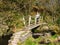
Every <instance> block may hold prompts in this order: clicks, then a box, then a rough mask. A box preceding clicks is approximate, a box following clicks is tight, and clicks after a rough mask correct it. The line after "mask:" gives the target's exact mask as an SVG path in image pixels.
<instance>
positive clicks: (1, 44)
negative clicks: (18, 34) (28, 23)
mask: <svg viewBox="0 0 60 45" xmlns="http://www.w3.org/2000/svg"><path fill="white" fill-rule="evenodd" d="M11 36H12V34H10V35H6V36H2V38H0V45H8V40H9V39H10V37H11Z"/></svg>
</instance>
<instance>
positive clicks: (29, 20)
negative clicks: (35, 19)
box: [29, 15, 31, 26]
mask: <svg viewBox="0 0 60 45" xmlns="http://www.w3.org/2000/svg"><path fill="white" fill-rule="evenodd" d="M30 24H31V16H30V15H29V26H30Z"/></svg>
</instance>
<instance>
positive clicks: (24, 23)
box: [23, 16, 26, 26]
mask: <svg viewBox="0 0 60 45" xmlns="http://www.w3.org/2000/svg"><path fill="white" fill-rule="evenodd" d="M23 24H24V26H26V23H25V18H24V16H23Z"/></svg>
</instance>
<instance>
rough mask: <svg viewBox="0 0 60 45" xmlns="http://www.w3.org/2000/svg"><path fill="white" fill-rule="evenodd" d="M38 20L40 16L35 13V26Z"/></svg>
mask: <svg viewBox="0 0 60 45" xmlns="http://www.w3.org/2000/svg"><path fill="white" fill-rule="evenodd" d="M39 19H40V14H39V13H38V12H37V14H36V16H35V24H37V23H39V21H40V20H39Z"/></svg>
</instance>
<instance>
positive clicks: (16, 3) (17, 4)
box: [0, 0, 60, 45]
mask: <svg viewBox="0 0 60 45" xmlns="http://www.w3.org/2000/svg"><path fill="white" fill-rule="evenodd" d="M36 9H37V10H36ZM37 11H38V12H39V13H40V15H41V16H42V17H43V19H42V20H41V21H42V22H46V23H47V24H48V25H47V26H48V27H49V30H53V31H54V32H56V34H57V35H60V0H44V1H43V0H0V37H2V36H5V35H9V34H13V33H14V32H17V31H20V29H22V28H23V27H24V24H23V19H22V18H23V16H24V18H25V20H26V26H27V23H28V16H29V15H31V16H32V22H31V23H34V22H35V21H34V19H35V18H34V17H35V15H36V12H37ZM45 29H46V28H45ZM45 29H43V26H41V28H40V27H39V28H38V29H36V31H35V32H41V31H43V30H45ZM55 37H56V36H52V37H51V38H50V39H51V40H52V38H53V39H54V38H55ZM41 38H42V37H41ZM41 38H38V39H33V38H32V37H31V38H28V39H27V40H26V41H25V42H24V44H23V45H39V44H38V42H39V40H40V39H41ZM49 45H54V44H53V43H51V44H49ZM57 45H58V44H57Z"/></svg>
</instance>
